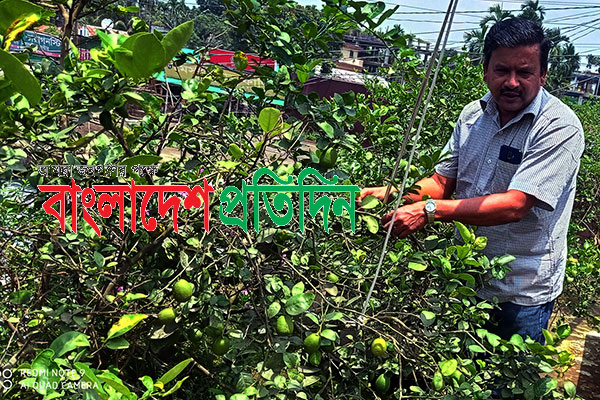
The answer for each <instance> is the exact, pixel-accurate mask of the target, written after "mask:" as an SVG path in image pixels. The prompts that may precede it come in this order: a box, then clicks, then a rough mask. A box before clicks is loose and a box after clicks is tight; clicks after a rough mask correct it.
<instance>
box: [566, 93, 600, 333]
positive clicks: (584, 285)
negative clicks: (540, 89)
mask: <svg viewBox="0 0 600 400" xmlns="http://www.w3.org/2000/svg"><path fill="white" fill-rule="evenodd" d="M570 106H571V107H572V108H573V110H574V111H575V112H576V113H577V116H578V117H579V119H580V120H581V124H582V125H583V130H584V132H585V139H586V146H585V151H584V154H583V156H582V158H581V163H580V168H579V174H578V176H577V194H576V198H575V206H574V209H573V216H572V218H571V225H570V233H569V258H568V260H567V267H566V277H565V289H564V293H565V294H566V295H565V296H563V297H562V298H561V303H562V304H563V305H564V306H566V309H567V310H568V311H570V312H572V313H574V314H575V315H578V316H584V317H587V318H588V319H589V320H590V321H591V322H594V323H595V324H598V323H600V319H598V317H600V316H598V315H594V314H593V307H594V306H595V305H596V304H597V302H598V295H599V292H598V289H599V288H600V279H599V276H600V274H599V273H598V272H599V271H598V266H599V265H600V253H599V252H598V243H599V238H600V219H599V216H600V209H599V208H598V207H599V206H598V202H597V199H598V195H599V194H600V184H599V183H598V182H599V180H600V162H599V161H598V158H597V157H596V156H595V154H598V152H599V151H600V103H599V102H597V101H588V102H585V103H584V104H570Z"/></svg>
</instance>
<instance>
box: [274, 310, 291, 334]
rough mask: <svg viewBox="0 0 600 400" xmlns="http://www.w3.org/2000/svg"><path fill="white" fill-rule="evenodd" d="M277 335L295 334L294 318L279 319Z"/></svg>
mask: <svg viewBox="0 0 600 400" xmlns="http://www.w3.org/2000/svg"><path fill="white" fill-rule="evenodd" d="M277 333H278V334H280V335H284V336H290V335H291V334H292V333H294V321H293V320H292V317H289V316H287V315H280V316H279V318H277Z"/></svg>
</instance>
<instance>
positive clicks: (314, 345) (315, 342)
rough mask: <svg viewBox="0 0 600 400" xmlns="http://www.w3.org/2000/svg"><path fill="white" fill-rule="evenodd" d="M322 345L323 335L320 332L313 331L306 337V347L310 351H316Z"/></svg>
mask: <svg viewBox="0 0 600 400" xmlns="http://www.w3.org/2000/svg"><path fill="white" fill-rule="evenodd" d="M319 346H321V336H319V334H318V333H311V334H310V335H308V336H307V337H306V339H304V348H305V349H306V351H307V352H308V353H314V352H315V351H317V350H319Z"/></svg>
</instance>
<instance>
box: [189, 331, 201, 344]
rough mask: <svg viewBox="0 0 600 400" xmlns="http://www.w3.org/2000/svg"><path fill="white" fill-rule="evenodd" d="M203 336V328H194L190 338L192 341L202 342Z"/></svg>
mask: <svg viewBox="0 0 600 400" xmlns="http://www.w3.org/2000/svg"><path fill="white" fill-rule="evenodd" d="M202 336H204V333H202V330H201V329H194V331H193V332H192V333H191V335H190V340H191V342H192V343H200V341H201V340H202Z"/></svg>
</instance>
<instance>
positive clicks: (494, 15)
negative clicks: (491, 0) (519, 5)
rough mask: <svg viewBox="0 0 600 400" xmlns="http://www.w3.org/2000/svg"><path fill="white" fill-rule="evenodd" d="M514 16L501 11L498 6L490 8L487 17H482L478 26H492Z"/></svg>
mask: <svg viewBox="0 0 600 400" xmlns="http://www.w3.org/2000/svg"><path fill="white" fill-rule="evenodd" d="M512 17H514V15H512V13H511V12H510V11H506V10H504V9H502V6H501V5H500V4H496V5H495V6H492V7H490V9H489V15H486V16H485V17H483V19H482V20H481V22H480V23H479V25H481V26H484V25H488V24H490V25H494V24H495V23H496V22H500V21H504V20H505V19H508V18H512Z"/></svg>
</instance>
